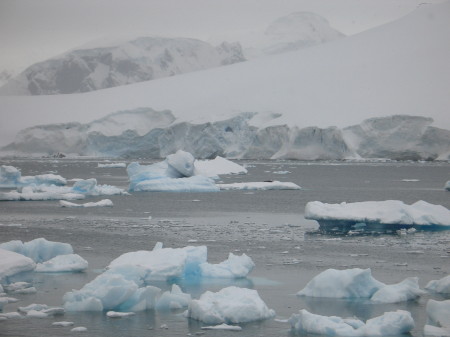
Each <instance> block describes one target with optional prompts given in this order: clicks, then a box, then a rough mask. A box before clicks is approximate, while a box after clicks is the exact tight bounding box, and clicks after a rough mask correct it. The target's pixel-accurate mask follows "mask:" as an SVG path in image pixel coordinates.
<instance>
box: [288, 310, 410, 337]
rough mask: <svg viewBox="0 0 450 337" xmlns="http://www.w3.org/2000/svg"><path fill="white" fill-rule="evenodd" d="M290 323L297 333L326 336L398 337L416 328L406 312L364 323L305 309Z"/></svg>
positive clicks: (292, 317)
mask: <svg viewBox="0 0 450 337" xmlns="http://www.w3.org/2000/svg"><path fill="white" fill-rule="evenodd" d="M289 323H290V324H291V327H292V330H294V331H295V332H299V333H304V334H320V335H324V336H352V337H359V336H385V335H389V336H396V335H401V334H405V333H408V332H409V331H411V330H412V329H413V328H414V320H413V318H412V317H411V314H410V313H409V312H408V311H404V310H397V311H394V312H385V313H384V314H383V315H381V316H378V317H375V318H371V319H369V320H367V321H366V323H364V322H362V321H360V320H358V319H354V318H351V319H343V318H341V317H336V316H321V315H315V314H312V313H310V312H308V311H307V310H305V309H303V310H300V311H299V313H298V314H293V315H292V316H291V318H290V319H289Z"/></svg>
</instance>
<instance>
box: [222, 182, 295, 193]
mask: <svg viewBox="0 0 450 337" xmlns="http://www.w3.org/2000/svg"><path fill="white" fill-rule="evenodd" d="M217 186H218V187H219V188H220V189H221V190H262V191H266V190H299V189H301V187H300V186H298V185H297V184H294V183H292V182H281V181H276V180H274V181H262V182H242V183H232V184H217Z"/></svg>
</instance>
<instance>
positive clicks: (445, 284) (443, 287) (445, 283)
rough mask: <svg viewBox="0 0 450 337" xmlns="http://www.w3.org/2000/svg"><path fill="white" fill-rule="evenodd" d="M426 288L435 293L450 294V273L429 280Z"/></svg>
mask: <svg viewBox="0 0 450 337" xmlns="http://www.w3.org/2000/svg"><path fill="white" fill-rule="evenodd" d="M425 289H427V290H429V291H432V292H435V293H440V294H450V275H447V276H445V277H443V278H441V279H440V280H432V281H430V282H428V283H427V285H426V286H425Z"/></svg>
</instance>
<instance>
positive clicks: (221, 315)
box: [187, 287, 275, 324]
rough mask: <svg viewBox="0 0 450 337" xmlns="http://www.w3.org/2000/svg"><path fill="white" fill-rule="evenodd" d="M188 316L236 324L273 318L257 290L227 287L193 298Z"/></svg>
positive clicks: (273, 314)
mask: <svg viewBox="0 0 450 337" xmlns="http://www.w3.org/2000/svg"><path fill="white" fill-rule="evenodd" d="M187 316H188V317H190V318H193V319H195V320H198V321H202V322H204V323H206V324H221V323H227V324H230V323H231V324H235V323H245V322H252V321H257V320H263V319H268V318H272V317H274V316H275V311H273V310H272V309H269V308H268V307H267V305H266V304H265V303H264V301H263V300H262V299H261V298H260V297H259V294H258V292H257V291H256V290H253V289H246V288H238V287H227V288H224V289H222V290H220V291H218V292H216V293H213V292H211V291H207V292H205V293H203V294H202V295H201V296H200V298H199V299H198V300H192V301H191V303H190V304H189V308H188V310H187Z"/></svg>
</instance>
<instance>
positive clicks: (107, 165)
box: [97, 163, 127, 168]
mask: <svg viewBox="0 0 450 337" xmlns="http://www.w3.org/2000/svg"><path fill="white" fill-rule="evenodd" d="M97 167H99V168H125V167H127V164H126V163H105V164H102V163H98V165H97Z"/></svg>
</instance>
